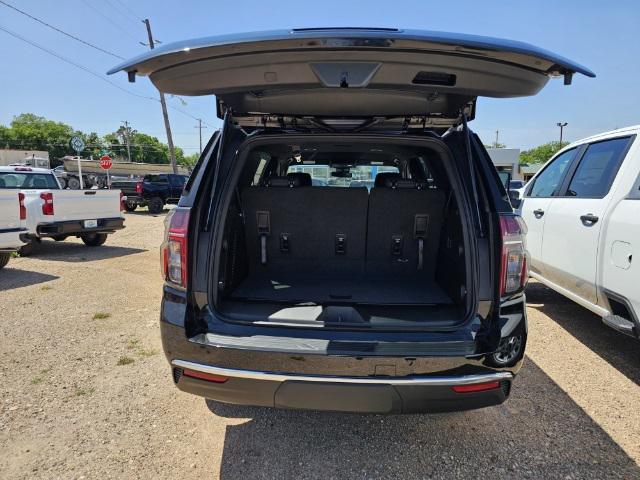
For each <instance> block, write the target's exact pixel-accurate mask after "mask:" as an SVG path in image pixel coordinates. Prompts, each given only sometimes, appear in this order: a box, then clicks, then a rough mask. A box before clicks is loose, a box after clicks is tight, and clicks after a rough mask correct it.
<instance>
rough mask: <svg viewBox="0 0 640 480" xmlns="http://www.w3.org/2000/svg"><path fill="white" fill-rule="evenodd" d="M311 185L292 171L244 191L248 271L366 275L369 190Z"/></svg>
mask: <svg viewBox="0 0 640 480" xmlns="http://www.w3.org/2000/svg"><path fill="white" fill-rule="evenodd" d="M310 185H311V176H310V175H309V174H305V173H295V174H289V175H287V176H286V177H273V178H271V179H269V180H268V182H267V185H266V186H264V187H248V188H245V189H244V190H243V192H242V194H241V197H242V206H243V210H244V215H245V234H246V239H247V254H248V256H249V269H250V271H251V272H257V271H270V270H273V271H288V272H295V271H298V270H299V271H302V272H304V271H309V270H312V271H314V272H316V273H319V274H323V273H326V274H332V273H340V272H344V273H358V272H362V271H364V263H365V247H366V229H367V201H368V195H367V189H366V188H331V187H312V186H310Z"/></svg>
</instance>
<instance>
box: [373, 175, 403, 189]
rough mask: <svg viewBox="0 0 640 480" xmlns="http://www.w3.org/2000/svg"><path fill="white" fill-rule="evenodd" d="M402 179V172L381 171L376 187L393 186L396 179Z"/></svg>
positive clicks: (377, 177)
mask: <svg viewBox="0 0 640 480" xmlns="http://www.w3.org/2000/svg"><path fill="white" fill-rule="evenodd" d="M398 179H400V174H399V173H395V172H380V173H378V174H377V175H376V181H375V183H374V185H373V186H374V187H387V188H391V187H392V183H393V182H394V181H395V180H398Z"/></svg>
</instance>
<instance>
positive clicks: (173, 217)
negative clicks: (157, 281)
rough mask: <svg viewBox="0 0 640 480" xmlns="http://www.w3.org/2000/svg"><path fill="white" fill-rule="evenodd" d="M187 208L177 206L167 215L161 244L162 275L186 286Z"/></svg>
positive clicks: (167, 279) (172, 281) (179, 284)
mask: <svg viewBox="0 0 640 480" xmlns="http://www.w3.org/2000/svg"><path fill="white" fill-rule="evenodd" d="M189 211H190V209H189V208H184V207H178V208H176V209H175V210H173V211H172V212H171V213H169V215H168V216H167V220H166V222H167V223H166V233H165V241H164V243H163V244H162V248H161V255H162V275H163V277H164V279H165V280H166V281H168V282H171V283H173V284H175V285H177V286H180V287H183V288H186V287H187V243H188V242H187V231H188V227H189Z"/></svg>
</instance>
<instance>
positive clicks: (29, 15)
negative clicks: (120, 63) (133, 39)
mask: <svg viewBox="0 0 640 480" xmlns="http://www.w3.org/2000/svg"><path fill="white" fill-rule="evenodd" d="M0 3H1V4H3V5H4V6H5V7H9V8H11V9H12V10H15V11H16V12H18V13H21V14H22V15H25V16H27V17H29V18H30V19H31V20H34V21H36V22H38V23H41V24H42V25H44V26H45V27H49V28H50V29H52V30H55V31H56V32H58V33H61V34H63V35H66V36H67V37H69V38H72V39H74V40H76V41H77V42H80V43H82V44H84V45H86V46H88V47H91V48H93V49H95V50H98V51H100V52H102V53H106V54H107V55H111V56H112V57H116V58H119V59H120V60H124V57H121V56H120V55H116V54H115V53H113V52H110V51H108V50H105V49H104V48H100V47H98V46H96V45H94V44H93V43H89V42H87V41H85V40H82V39H81V38H78V37H76V36H75V35H72V34H70V33H67V32H65V31H64V30H61V29H59V28H58V27H54V26H53V25H51V24H49V23H47V22H45V21H44V20H41V19H39V18H37V17H34V16H33V15H31V14H29V13H27V12H25V11H24V10H20V9H19V8H17V7H14V6H13V5H11V4H9V3H7V2H5V1H4V0H0Z"/></svg>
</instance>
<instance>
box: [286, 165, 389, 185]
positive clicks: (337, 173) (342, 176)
mask: <svg viewBox="0 0 640 480" xmlns="http://www.w3.org/2000/svg"><path fill="white" fill-rule="evenodd" d="M295 172H302V173H308V174H309V175H311V183H312V185H313V186H314V187H367V188H369V189H370V188H372V187H373V184H374V182H375V180H376V175H377V174H378V173H383V172H393V173H398V169H397V168H396V167H391V166H383V165H379V166H377V165H357V166H354V167H349V168H348V169H340V168H336V167H332V166H329V165H291V166H289V168H288V169H287V173H295Z"/></svg>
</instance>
